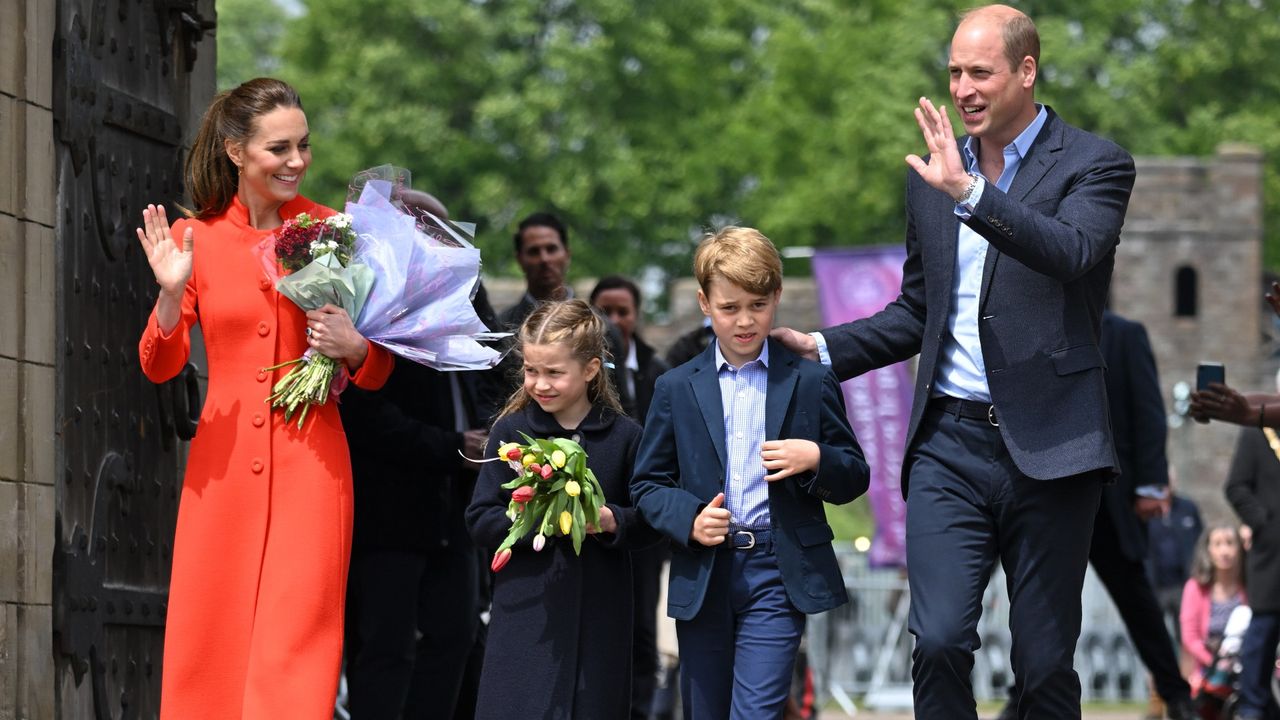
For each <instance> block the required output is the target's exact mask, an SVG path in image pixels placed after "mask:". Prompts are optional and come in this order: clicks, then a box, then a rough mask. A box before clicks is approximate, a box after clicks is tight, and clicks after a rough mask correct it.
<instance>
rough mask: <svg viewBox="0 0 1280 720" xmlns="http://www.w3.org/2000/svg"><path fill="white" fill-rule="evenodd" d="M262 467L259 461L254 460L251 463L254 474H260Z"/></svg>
mask: <svg viewBox="0 0 1280 720" xmlns="http://www.w3.org/2000/svg"><path fill="white" fill-rule="evenodd" d="M263 467H264V466H263V464H262V461H261V460H254V461H253V472H254V474H258V475H260V474H262V468H263Z"/></svg>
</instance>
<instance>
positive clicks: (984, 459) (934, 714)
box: [907, 408, 1101, 720]
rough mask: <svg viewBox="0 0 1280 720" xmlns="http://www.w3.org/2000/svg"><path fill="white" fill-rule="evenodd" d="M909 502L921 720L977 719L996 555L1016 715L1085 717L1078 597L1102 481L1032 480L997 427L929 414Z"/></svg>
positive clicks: (914, 671) (1056, 719)
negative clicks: (975, 673) (984, 620)
mask: <svg viewBox="0 0 1280 720" xmlns="http://www.w3.org/2000/svg"><path fill="white" fill-rule="evenodd" d="M911 460H912V465H911V474H910V482H909V487H908V495H907V580H908V583H909V584H910V587H911V613H910V619H909V623H908V628H909V629H910V630H911V633H912V635H914V636H915V639H916V645H915V649H914V650H913V652H912V668H911V677H912V679H913V681H914V697H915V715H916V718H918V719H920V720H933V719H935V718H938V719H942V720H961V719H963V718H972V719H975V720H976V718H977V709H976V706H975V703H974V699H973V687H972V685H971V682H970V674H971V672H972V670H973V653H974V651H975V650H977V649H978V647H979V646H980V641H979V639H978V633H977V627H978V619H979V617H980V616H981V614H982V595H983V592H984V590H985V589H986V586H987V581H988V578H989V577H990V574H991V569H992V567H993V566H994V563H995V561H996V558H999V559H1000V561H1001V563H1002V565H1003V566H1004V570H1005V575H1006V577H1007V582H1008V590H1009V629H1010V632H1011V633H1012V636H1013V644H1012V648H1011V661H1012V665H1013V671H1014V677H1015V680H1016V684H1017V692H1016V693H1015V695H1016V696H1017V697H1018V698H1019V703H1018V717H1019V718H1023V719H1024V720H1026V719H1027V718H1035V720H1060V719H1064V718H1073V719H1076V720H1078V718H1079V717H1080V678H1079V677H1078V676H1077V675H1076V672H1075V670H1074V668H1073V667H1072V661H1073V657H1074V654H1075V647H1076V641H1077V640H1078V638H1079V636H1080V615H1081V610H1080V591H1081V587H1082V586H1083V584H1084V573H1085V567H1086V566H1087V564H1088V557H1089V539H1090V536H1091V534H1092V531H1093V519H1094V516H1095V515H1096V514H1097V512H1098V502H1099V499H1100V497H1101V484H1100V482H1099V477H1098V474H1097V473H1092V474H1088V475H1086V476H1080V477H1074V478H1063V479H1058V480H1048V481H1044V480H1034V479H1032V478H1029V477H1027V476H1026V475H1023V474H1022V473H1021V472H1019V471H1018V469H1017V467H1016V466H1015V465H1014V463H1013V460H1012V458H1011V457H1010V456H1009V452H1008V449H1007V448H1006V447H1005V445H1004V440H1003V439H1002V438H1001V436H1000V431H999V429H998V428H996V427H993V426H992V425H991V424H990V423H989V422H988V421H987V420H985V419H982V420H978V419H969V418H961V417H957V416H956V415H952V414H948V413H946V412H945V411H942V410H939V409H936V408H930V409H928V410H926V412H925V417H924V420H923V422H922V424H921V426H920V430H919V434H918V436H917V440H916V441H915V443H914V444H913V447H912V455H911Z"/></svg>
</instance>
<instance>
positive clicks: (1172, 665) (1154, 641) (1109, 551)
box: [1089, 509, 1191, 703]
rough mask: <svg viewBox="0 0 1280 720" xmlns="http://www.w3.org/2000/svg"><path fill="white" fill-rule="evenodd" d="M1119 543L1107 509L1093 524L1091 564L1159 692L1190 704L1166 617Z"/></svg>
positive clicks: (1145, 579)
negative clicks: (1166, 623) (1165, 620)
mask: <svg viewBox="0 0 1280 720" xmlns="http://www.w3.org/2000/svg"><path fill="white" fill-rule="evenodd" d="M1119 543H1120V536H1119V535H1118V534H1117V533H1116V528H1115V523H1114V522H1113V521H1112V519H1111V515H1110V513H1108V512H1106V511H1105V509H1104V510H1103V511H1101V512H1099V513H1098V517H1097V519H1096V520H1095V521H1094V527H1093V545H1092V546H1091V547H1090V548H1089V562H1090V563H1092V564H1093V569H1094V571H1095V572H1097V573H1098V579H1099V580H1101V581H1102V584H1103V586H1105V587H1106V588H1107V593H1108V594H1110V595H1111V600H1112V601H1113V602H1114V603H1115V604H1116V609H1117V610H1119V611H1120V619H1121V620H1123V621H1124V627H1125V629H1126V630H1128V631H1129V639H1131V640H1132V641H1133V645H1134V647H1135V648H1136V649H1137V651H1138V657H1140V658H1142V664H1143V665H1146V666H1147V670H1149V671H1150V672H1151V676H1152V677H1153V678H1154V679H1155V684H1156V692H1157V693H1159V694H1160V697H1162V698H1164V700H1165V702H1168V703H1173V702H1178V701H1186V700H1190V699H1191V688H1190V687H1189V686H1188V685H1187V681H1186V680H1183V679H1182V672H1181V671H1180V670H1179V669H1178V658H1177V656H1176V655H1174V652H1173V640H1172V639H1170V638H1169V631H1168V630H1167V629H1166V628H1165V624H1164V613H1163V611H1162V610H1161V608H1160V603H1159V602H1158V601H1157V600H1156V593H1155V590H1153V589H1152V588H1151V580H1150V579H1149V578H1148V577H1147V573H1146V568H1145V566H1144V564H1143V562H1142V561H1141V560H1131V559H1129V558H1128V557H1126V556H1125V553H1124V552H1122V551H1121V550H1120V547H1119Z"/></svg>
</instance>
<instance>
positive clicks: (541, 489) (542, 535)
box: [490, 433, 604, 572]
mask: <svg viewBox="0 0 1280 720" xmlns="http://www.w3.org/2000/svg"><path fill="white" fill-rule="evenodd" d="M520 436H521V437H523V438H524V440H525V443H524V444H523V445H521V444H519V443H513V442H509V443H504V444H503V445H502V446H501V447H499V448H498V457H497V458H494V459H495V460H505V461H506V462H507V464H508V465H510V466H511V469H512V470H514V471H515V473H516V477H515V479H514V480H512V481H510V482H508V483H506V484H505V485H503V486H502V487H503V488H504V489H506V490H510V491H511V503H510V505H508V507H507V517H509V518H511V529H510V530H509V531H507V537H506V539H505V540H503V541H502V544H501V545H499V546H498V550H497V552H495V553H494V554H493V562H492V563H491V564H490V567H491V568H492V569H493V571H494V572H497V571H499V570H501V569H502V568H503V566H505V565H506V564H507V561H508V560H510V559H511V552H512V551H511V547H512V546H513V545H515V544H516V541H517V540H520V539H521V538H523V537H525V536H526V535H528V534H529V533H531V532H535V531H536V533H537V534H536V535H534V537H533V549H534V551H535V552H541V551H542V549H543V548H544V547H546V544H547V538H548V537H549V536H554V535H560V536H565V535H567V536H569V537H570V538H571V539H572V540H573V551H574V552H575V553H581V552H582V540H583V538H585V537H586V535H587V527H588V525H595V524H596V523H598V522H599V518H600V508H601V507H603V506H604V491H603V490H601V489H600V482H599V481H597V480H596V476H595V473H593V472H591V468H589V467H587V453H586V451H585V450H583V449H582V446H581V445H579V444H578V443H576V442H574V441H572V440H569V439H566V438H552V439H549V440H546V439H541V438H540V439H537V440H535V439H533V438H531V437H529V436H528V435H525V434H524V433H520Z"/></svg>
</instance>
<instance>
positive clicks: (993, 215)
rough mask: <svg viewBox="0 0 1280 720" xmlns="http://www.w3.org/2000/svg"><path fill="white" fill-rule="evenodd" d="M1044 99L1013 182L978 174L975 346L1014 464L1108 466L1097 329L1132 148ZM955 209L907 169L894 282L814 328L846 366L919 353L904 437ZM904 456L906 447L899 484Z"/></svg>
mask: <svg viewBox="0 0 1280 720" xmlns="http://www.w3.org/2000/svg"><path fill="white" fill-rule="evenodd" d="M1046 109H1047V110H1048V119H1047V121H1046V122H1045V124H1044V127H1043V128H1041V130H1040V134H1039V135H1037V136H1036V139H1035V142H1034V143H1032V145H1031V149H1030V151H1029V152H1028V154H1027V156H1026V157H1025V158H1023V161H1022V165H1021V166H1020V167H1019V169H1018V174H1017V175H1016V176H1015V177H1014V180H1013V184H1012V185H1011V186H1010V187H1009V192H1008V193H1005V192H1003V191H1001V190H1000V189H999V188H997V187H996V186H995V184H994V183H987V185H986V189H985V190H984V191H983V193H982V198H981V199H980V200H979V201H978V205H977V206H976V207H975V208H974V211H973V214H972V216H971V217H970V218H969V219H968V220H966V221H965V224H967V225H968V226H969V227H970V228H972V229H973V230H975V231H976V232H977V233H978V234H979V235H981V236H982V237H983V238H985V239H986V240H987V242H988V243H990V247H989V249H988V251H987V256H986V263H985V265H984V266H983V276H982V286H981V291H980V295H979V314H978V330H979V339H980V342H981V345H982V357H983V360H984V362H985V364H986V372H987V383H988V386H989V387H990V390H991V398H992V402H993V403H994V404H995V408H996V416H997V418H998V420H999V423H1000V433H1001V435H1002V436H1003V438H1004V441H1005V444H1006V445H1007V446H1008V448H1009V453H1010V456H1011V457H1012V458H1013V461H1014V463H1015V464H1016V465H1017V467H1018V469H1019V470H1020V471H1021V472H1022V473H1024V474H1026V475H1027V476H1029V477H1032V478H1038V479H1053V478H1064V477H1069V476H1072V475H1078V474H1082V473H1087V472H1091V471H1099V470H1102V471H1108V472H1111V473H1114V472H1115V470H1116V469H1117V467H1118V463H1117V460H1116V453H1115V448H1114V444H1113V441H1112V435H1111V423H1110V420H1109V418H1108V414H1107V391H1106V386H1105V381H1104V380H1103V369H1104V366H1105V363H1104V362H1103V359H1102V353H1101V352H1100V351H1099V349H1098V337H1099V324H1100V322H1101V318H1102V308H1103V304H1104V302H1105V300H1106V295H1107V287H1108V285H1109V284H1110V281H1111V270H1112V267H1113V265H1114V263H1115V248H1116V244H1117V243H1118V242H1119V239H1120V227H1121V225H1123V223H1124V215H1125V211H1126V209H1127V208H1128V205H1129V193H1130V191H1131V190H1132V189H1133V181H1134V166H1133V158H1132V157H1131V156H1130V155H1129V153H1127V152H1125V151H1124V150H1123V149H1122V148H1120V147H1119V146H1117V145H1115V144H1114V143H1111V142H1109V141H1107V140H1104V139H1102V138H1099V137H1097V136H1095V135H1091V134H1089V133H1087V132H1084V131H1082V130H1078V129H1076V128H1074V127H1071V126H1070V125H1067V124H1066V123H1065V122H1063V121H1062V120H1061V119H1060V118H1059V117H1058V116H1057V114H1056V113H1054V112H1053V110H1052V109H1049V108H1046ZM958 142H959V143H960V145H961V147H962V148H963V143H964V138H961V139H960V140H959V141H958ZM1000 150H1001V149H1000V148H983V149H982V152H1000ZM959 223H960V220H959V218H957V216H956V215H955V202H954V201H953V200H952V199H951V198H950V197H948V196H947V195H946V194H945V193H943V192H940V191H938V190H935V189H934V188H932V187H930V186H929V185H928V184H926V183H925V182H924V180H922V179H921V178H920V176H919V174H918V173H915V172H908V173H907V236H906V246H907V259H906V262H905V263H904V265H903V275H902V292H901V294H900V295H899V296H898V298H897V299H896V300H894V301H893V302H892V303H890V304H889V305H888V306H887V307H885V309H884V310H882V311H880V312H878V313H876V314H875V315H872V316H871V317H869V318H865V319H862V320H857V321H854V322H852V323H847V324H845V325H840V326H837V327H834V328H829V329H826V330H823V331H822V332H823V336H824V337H825V338H826V340H827V345H828V349H829V351H830V353H831V359H832V369H833V370H834V371H835V373H836V377H838V378H840V379H842V380H844V379H848V378H850V377H853V376H855V375H860V374H861V373H864V372H866V371H868V370H872V369H874V368H878V367H882V366H885V365H889V364H891V363H895V362H898V361H901V360H906V359H907V358H910V357H911V356H913V355H915V354H916V353H919V354H920V363H919V369H918V372H917V375H916V389H915V401H914V406H913V408H912V412H911V424H910V429H909V430H908V433H907V447H908V448H910V447H911V442H912V440H913V439H914V437H915V434H916V431H917V430H918V428H919V426H920V418H921V416H922V415H923V413H924V408H925V405H926V404H927V403H928V400H929V398H930V396H931V395H932V394H933V380H934V376H935V375H936V373H937V369H938V363H939V362H940V360H941V350H942V341H943V338H944V337H945V336H946V334H947V318H948V316H949V315H950V313H951V303H952V292H953V290H954V288H955V271H956V243H957V239H958V232H959ZM910 469H911V460H910V455H908V459H907V462H904V463H903V466H902V480H903V482H902V490H903V494H904V495H905V494H906V492H907V487H908V483H907V479H908V477H909V474H910Z"/></svg>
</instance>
